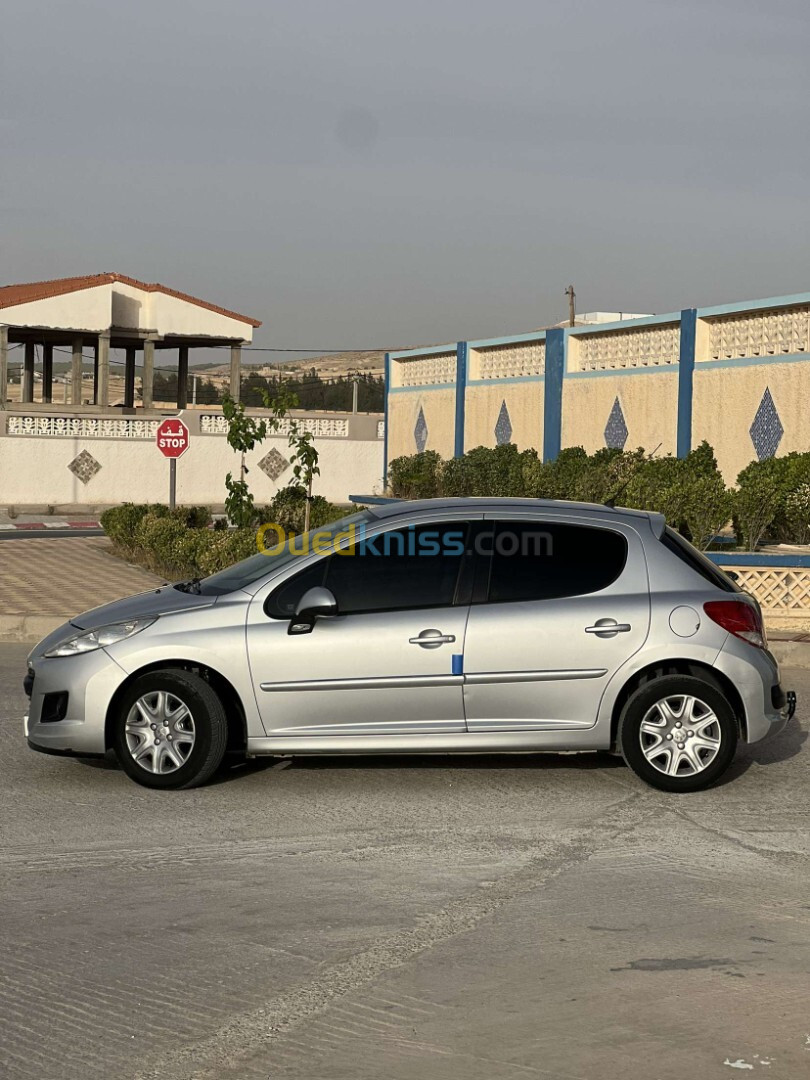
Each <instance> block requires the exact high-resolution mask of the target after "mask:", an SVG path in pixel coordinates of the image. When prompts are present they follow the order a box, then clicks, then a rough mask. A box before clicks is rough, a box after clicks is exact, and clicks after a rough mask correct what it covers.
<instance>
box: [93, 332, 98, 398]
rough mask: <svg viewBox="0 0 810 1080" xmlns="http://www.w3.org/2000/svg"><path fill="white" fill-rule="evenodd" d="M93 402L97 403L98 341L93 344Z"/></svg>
mask: <svg viewBox="0 0 810 1080" xmlns="http://www.w3.org/2000/svg"><path fill="white" fill-rule="evenodd" d="M93 404H94V405H98V342H96V343H95V345H94V346H93Z"/></svg>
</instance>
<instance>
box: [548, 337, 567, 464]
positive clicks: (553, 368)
mask: <svg viewBox="0 0 810 1080" xmlns="http://www.w3.org/2000/svg"><path fill="white" fill-rule="evenodd" d="M567 342H568V338H567V337H566V332H565V330H563V329H555V330H547V331H546V377H545V380H544V386H543V461H556V460H557V455H558V454H559V452H560V441H561V438H562V394H563V378H564V376H565V357H566V345H567Z"/></svg>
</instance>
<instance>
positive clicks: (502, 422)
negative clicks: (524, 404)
mask: <svg viewBox="0 0 810 1080" xmlns="http://www.w3.org/2000/svg"><path fill="white" fill-rule="evenodd" d="M495 440H496V442H497V443H498V446H503V444H504V443H508V442H511V441H512V421H511V420H510V419H509V410H508V409H507V407H506V402H505V401H502V402H501V409H500V412H499V413H498V419H497V420H496V421H495Z"/></svg>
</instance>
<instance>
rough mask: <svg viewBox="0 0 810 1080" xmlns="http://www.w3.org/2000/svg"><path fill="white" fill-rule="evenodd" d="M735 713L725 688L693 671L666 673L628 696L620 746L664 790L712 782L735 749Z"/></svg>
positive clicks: (637, 769) (639, 771)
mask: <svg viewBox="0 0 810 1080" xmlns="http://www.w3.org/2000/svg"><path fill="white" fill-rule="evenodd" d="M738 737H739V736H738V726H737V718H736V717H735V715H734V709H733V708H732V707H731V705H730V703H729V701H728V700H727V698H726V697H725V696H724V694H723V693H722V691H721V690H720V689H719V688H718V687H717V686H715V685H714V684H713V683H710V682H709V681H708V680H704V679H701V678H698V677H696V676H692V675H665V676H662V677H661V678H658V679H654V680H653V681H652V682H648V683H645V684H644V685H643V686H641V687H640V688H639V689H638V690H636V691H635V693H634V694H632V696H631V697H630V698H629V700H628V701H627V703H626V704H625V706H624V709H623V710H622V715H621V719H620V721H619V748H620V750H621V752H622V755H623V757H624V760H625V761H626V762H627V764H628V765H629V766H630V768H631V769H632V770H633V772H635V773H636V775H637V776H640V777H641V779H642V780H645V781H646V782H647V783H648V784H650V785H651V786H652V787H656V788H660V789H661V790H662V791H676V792H686V791H699V790H701V789H702V788H706V787H710V786H711V785H712V784H714V783H715V782H716V781H717V780H718V779H719V778H720V777H721V776H722V775H723V773H724V772H725V771H726V769H727V768H728V767H729V765H730V764H731V761H732V759H733V757H734V754H735V752H736V749H737V741H738Z"/></svg>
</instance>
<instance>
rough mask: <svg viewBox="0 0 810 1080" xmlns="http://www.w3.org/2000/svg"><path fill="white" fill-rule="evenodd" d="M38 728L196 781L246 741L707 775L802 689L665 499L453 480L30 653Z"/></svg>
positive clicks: (779, 724) (708, 779)
mask: <svg viewBox="0 0 810 1080" xmlns="http://www.w3.org/2000/svg"><path fill="white" fill-rule="evenodd" d="M25 687H26V691H27V693H28V694H29V696H30V698H31V702H30V709H29V715H28V716H27V717H26V720H25V733H26V736H27V738H28V742H29V745H30V746H31V747H32V748H33V749H35V750H41V751H44V752H46V753H56V754H74V755H81V756H92V755H100V754H104V753H106V752H108V751H109V750H114V751H115V754H116V755H117V757H118V760H119V762H120V764H121V766H122V768H123V769H124V770H125V771H126V772H127V773H128V775H129V776H130V777H132V779H133V780H136V781H138V782H139V783H141V784H145V785H146V786H148V787H153V788H188V787H192V786H194V785H197V784H201V783H203V782H205V781H206V780H208V779H209V778H210V777H211V776H212V775H213V773H214V772H215V771H216V770H217V768H218V767H219V766H220V764H221V762H222V761H223V758H224V757H225V755H226V754H228V753H234V754H241V755H247V756H249V757H254V756H257V755H262V754H268V755H280V756H286V755H295V754H340V753H350V754H358V753H374V754H378V753H396V754H402V753H409V752H416V753H420V754H423V753H440V754H446V753H463V754H469V753H501V752H520V753H527V752H538V751H563V750H564V751H594V750H614V751H618V752H620V753H621V754H622V755H623V757H624V759H625V761H626V762H627V764H628V765H629V766H630V767H631V768H632V769H633V770H634V772H636V773H637V774H638V776H640V777H641V778H642V779H643V780H645V781H647V783H649V784H652V785H653V786H654V787H658V788H662V789H664V790H667V791H675V792H685V791H695V790H697V789H699V788H704V787H706V786H708V785H709V784H711V783H713V782H714V781H716V780H717V779H718V778H719V777H720V776H721V775H722V773H723V772H724V771H725V770H726V768H727V767H728V765H729V763H730V762H731V760H732V758H733V757H734V753H735V751H736V749H737V744H738V742H740V741H743V742H749V743H754V742H758V741H759V740H760V739H763V738H765V737H766V736H768V735H772V734H774V733H775V732H779V731H781V730H782V728H783V727H784V725H785V723H786V721H787V719H788V718H789V716H791V715H792V713H793V709H794V708H795V695H793V694H788V693H786V692H785V691H784V690H783V689H782V687H781V685H780V679H779V668H778V665H777V663H776V661H775V660H774V658H773V656H772V655H771V653H770V652H769V651H768V649H767V644H766V641H765V634H764V629H763V625H762V618H761V614H760V611H759V608H758V606H757V604H756V601H755V600H754V599H753V598H752V597H750V596H749V595H748V594H746V593H745V592H743V591H741V590H740V589H739V588H738V587H737V585H736V584H735V583H734V581H733V580H732V579H731V577H729V576H727V575H726V574H724V573H723V572H722V571H720V570H718V569H717V567H715V565H714V564H713V563H712V562H710V561H709V560H708V559H706V558H705V557H704V556H703V555H701V554H700V553H699V552H698V551H696V550H695V549H694V548H693V547H692V546H691V545H690V544H688V543H687V542H686V541H685V540H683V539H682V538H681V537H680V536H679V535H678V534H677V533H675V532H673V531H672V530H671V529H669V528H667V527H666V525H665V522H664V519H663V518H662V517H661V516H660V515H656V514H648V513H641V512H638V511H633V510H621V509H613V508H610V507H606V506H599V505H589V504H581V503H563V502H546V501H540V500H527V499H451V500H445V501H424V502H400V503H390V504H387V505H384V506H381V507H377V508H374V509H369V510H364V511H362V512H360V513H358V514H354V515H352V516H350V517H347V518H344V519H343V520H342V521H339V522H337V523H335V524H334V525H331V526H329V527H328V528H327V529H324V530H320V531H319V532H314V533H310V534H309V535H308V536H306V537H298V538H296V540H295V542H294V543H293V544H290V543H287V544H284V543H282V542H279V543H278V544H276V546H275V548H273V547H267V546H265V550H264V551H263V552H260V553H257V554H256V555H255V556H253V557H251V558H249V559H246V560H245V561H244V562H241V563H237V564H236V565H234V566H231V567H230V568H228V569H227V570H224V571H222V572H221V573H218V574H214V575H213V576H211V577H208V578H205V579H203V580H201V581H197V580H195V581H190V582H180V583H178V584H175V585H166V586H164V587H162V588H160V589H157V590H156V591H154V592H149V593H142V594H140V595H138V596H133V597H131V598H129V599H126V600H121V601H118V602H116V603H113V604H108V605H106V606H105V607H100V608H96V609H95V610H93V611H89V612H87V613H85V614H84V615H78V616H77V617H76V618H75V619H73V620H72V621H71V622H69V623H66V624H65V625H64V626H62V627H60V628H59V629H58V630H56V631H54V633H52V634H50V635H49V636H48V637H47V638H45V640H44V641H42V642H40V644H39V645H38V646H37V647H36V648H35V649H34V650H33V651H32V653H31V655H30V657H29V667H28V673H27V676H26V679H25Z"/></svg>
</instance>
